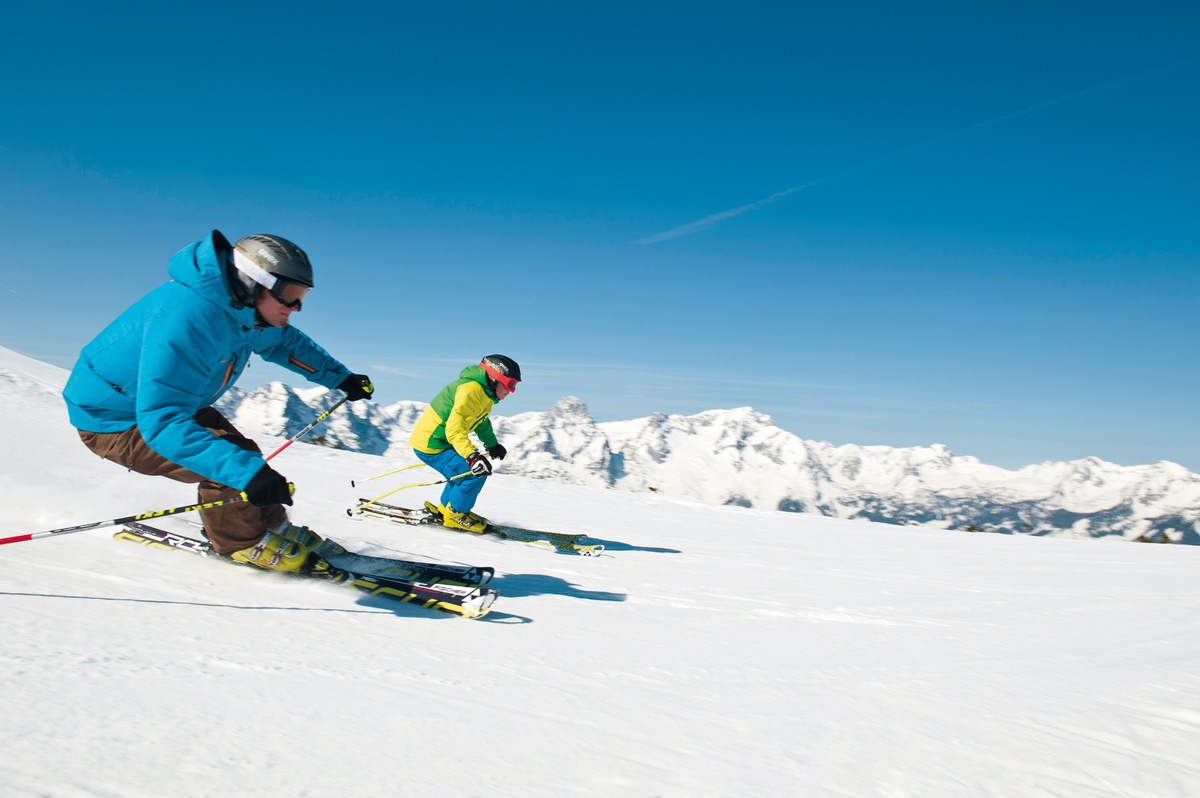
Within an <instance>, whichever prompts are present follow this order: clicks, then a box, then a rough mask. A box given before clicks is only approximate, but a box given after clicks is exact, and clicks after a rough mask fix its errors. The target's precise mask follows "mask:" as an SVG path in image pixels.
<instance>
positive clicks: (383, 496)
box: [346, 471, 471, 515]
mask: <svg viewBox="0 0 1200 798" xmlns="http://www.w3.org/2000/svg"><path fill="white" fill-rule="evenodd" d="M469 476H471V472H470V471H464V472H462V473H461V474H455V475H454V476H452V477H450V478H449V479H437V480H434V481H433V482H413V483H411V484H409V485H401V486H400V487H398V488H392V489H391V490H389V491H388V492H387V493H383V494H380V495H379V496H376V497H375V498H374V499H370V500H369V501H365V502H359V503H358V506H357V507H355V508H354V509H355V510H361V509H362V508H364V507H366V506H367V505H368V504H376V503H377V502H379V500H381V499H386V498H387V497H388V496H391V495H392V494H393V493H398V492H400V491H402V490H404V489H405V488H422V487H425V486H427V485H441V484H443V483H446V482H453V481H454V480H456V479H462V478H463V477H469ZM346 514H347V515H352V514H353V513H351V512H350V511H349V510H347V511H346Z"/></svg>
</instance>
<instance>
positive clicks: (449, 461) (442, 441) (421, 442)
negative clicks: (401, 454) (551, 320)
mask: <svg viewBox="0 0 1200 798" xmlns="http://www.w3.org/2000/svg"><path fill="white" fill-rule="evenodd" d="M520 381H521V367H520V366H518V365H517V361H515V360H513V359H512V358H511V357H506V356H505V355H488V356H487V357H485V358H484V359H483V360H481V361H480V362H479V365H478V366H467V367H466V368H464V369H463V370H462V371H461V372H459V375H458V379H457V380H455V381H454V382H452V383H450V384H449V385H447V386H446V387H445V388H442V390H441V391H439V392H438V394H437V396H435V397H433V401H432V402H430V403H429V406H428V407H426V408H425V411H424V412H423V413H421V417H420V418H419V419H417V426H416V427H415V428H414V429H413V432H412V435H411V436H410V437H409V441H408V442H409V444H410V445H411V446H412V447H413V451H414V452H416V455H417V457H418V458H420V460H421V461H422V462H424V463H426V464H427V465H430V466H432V467H433V468H434V469H436V470H437V471H438V473H440V474H441V475H442V476H444V477H446V478H447V479H449V478H451V477H458V476H459V475H460V474H463V473H466V472H467V471H470V475H469V476H465V477H460V478H457V479H453V480H451V481H450V482H447V483H446V487H445V488H443V489H442V496H441V499H440V500H439V502H438V503H437V504H434V503H433V502H425V507H426V508H427V509H428V510H429V511H430V512H432V513H435V514H437V515H440V516H441V518H442V523H443V524H444V525H445V526H448V527H451V528H453V529H464V530H467V531H469V532H482V531H484V529H486V528H487V524H488V522H487V519H486V518H483V517H482V516H479V515H476V514H475V513H473V512H471V508H473V507H474V506H475V500H476V499H477V498H478V497H479V491H481V490H482V489H483V485H484V483H485V482H486V481H487V478H488V475H489V474H491V473H492V463H491V460H489V459H488V457H492V458H495V459H496V460H503V459H504V457H505V455H507V454H508V450H507V449H505V448H504V446H502V445H501V444H500V443H498V442H497V441H496V433H495V432H494V431H493V430H492V421H491V419H490V418H489V417H488V416H489V414H490V413H491V412H492V407H493V406H495V403H496V402H500V401H503V400H504V398H505V397H507V396H508V395H509V394H510V393H512V392H514V391H515V390H517V383H518V382H520ZM469 433H474V434H475V435H476V436H477V437H478V438H479V440H480V441H481V442H482V443H483V446H484V448H485V449H486V450H487V455H484V454H482V453H481V452H479V451H478V450H477V449H476V447H475V444H474V443H473V442H472V441H471V439H470V437H469V435H468V434H469Z"/></svg>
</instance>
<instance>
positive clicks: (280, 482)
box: [242, 465, 292, 507]
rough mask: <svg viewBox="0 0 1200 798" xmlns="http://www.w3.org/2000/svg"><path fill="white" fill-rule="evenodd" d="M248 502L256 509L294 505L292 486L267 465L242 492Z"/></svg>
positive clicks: (259, 470)
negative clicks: (277, 505) (278, 505)
mask: <svg viewBox="0 0 1200 798" xmlns="http://www.w3.org/2000/svg"><path fill="white" fill-rule="evenodd" d="M242 493H245V494H246V501H248V502H250V503H251V504H253V505H254V506H255V507H273V506H275V505H276V504H291V503H292V486H291V485H289V484H288V481H287V480H286V479H284V478H283V475H282V474H280V473H279V472H278V471H276V470H275V469H273V468H271V467H270V466H269V465H265V466H263V467H262V468H260V469H258V473H257V474H255V475H254V478H253V479H251V480H250V484H249V485H247V486H246V489H245V490H244V491H242Z"/></svg>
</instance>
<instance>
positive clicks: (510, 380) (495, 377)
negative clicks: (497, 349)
mask: <svg viewBox="0 0 1200 798" xmlns="http://www.w3.org/2000/svg"><path fill="white" fill-rule="evenodd" d="M479 365H480V366H481V367H482V368H483V370H484V371H485V372H487V375H488V382H489V383H495V382H497V381H503V382H504V387H505V388H507V389H508V391H509V393H512V392H513V391H515V390H517V383H518V382H520V381H521V367H520V366H518V365H517V361H515V360H513V359H512V358H511V357H507V356H505V355H488V356H487V357H485V358H484V359H483V360H481V361H479ZM492 388H493V390H494V389H495V385H492Z"/></svg>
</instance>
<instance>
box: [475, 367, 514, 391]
mask: <svg viewBox="0 0 1200 798" xmlns="http://www.w3.org/2000/svg"><path fill="white" fill-rule="evenodd" d="M479 367H480V368H482V369H483V370H484V371H486V372H487V375H488V376H489V377H491V378H492V379H493V380H495V381H496V382H498V383H500V384H501V385H503V386H504V389H505V390H506V391H508V392H509V393H512V392H513V391H515V390H517V383H518V382H520V380H518V379H516V378H515V377H509V376H507V375H504V374H501V373H500V372H498V371H496V370H495V369H494V368H492V367H491V366H488V365H486V364H484V363H480V364H479Z"/></svg>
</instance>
